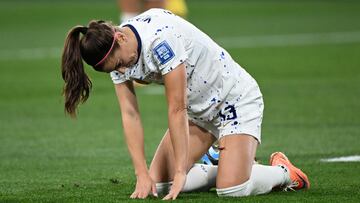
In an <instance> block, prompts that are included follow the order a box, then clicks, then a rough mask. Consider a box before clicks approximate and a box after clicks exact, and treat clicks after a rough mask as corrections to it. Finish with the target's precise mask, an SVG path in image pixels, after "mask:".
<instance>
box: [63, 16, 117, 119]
mask: <svg viewBox="0 0 360 203" xmlns="http://www.w3.org/2000/svg"><path fill="white" fill-rule="evenodd" d="M80 33H81V34H82V35H83V36H82V37H81V39H80ZM113 37H114V28H113V26H112V25H111V23H107V22H105V21H90V23H89V25H88V27H85V26H75V27H73V28H72V29H71V30H70V31H69V33H68V35H67V37H66V40H65V45H64V50H63V54H62V61H61V73H62V78H63V79H64V81H65V84H64V89H63V95H64V97H65V112H66V113H68V114H70V116H72V117H76V108H77V106H78V105H79V103H84V102H85V101H86V100H87V99H88V98H89V94H90V90H91V87H92V83H91V81H90V79H89V77H88V76H87V75H86V73H85V70H84V64H83V61H82V60H84V61H85V62H86V63H87V64H88V65H91V66H92V67H93V68H94V69H95V70H96V71H102V68H103V67H102V64H99V65H97V66H95V64H97V63H98V62H99V61H100V60H101V59H102V58H103V57H104V56H105V55H106V53H107V52H108V51H109V49H110V47H111V45H112V42H113ZM115 46H118V45H117V43H115ZM115 48H116V47H114V49H115Z"/></svg>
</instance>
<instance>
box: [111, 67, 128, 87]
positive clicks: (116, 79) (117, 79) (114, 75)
mask: <svg viewBox="0 0 360 203" xmlns="http://www.w3.org/2000/svg"><path fill="white" fill-rule="evenodd" d="M110 77H111V80H112V81H113V83H114V84H120V83H123V82H125V81H127V79H126V77H125V74H122V73H120V72H119V71H116V70H114V71H111V72H110Z"/></svg>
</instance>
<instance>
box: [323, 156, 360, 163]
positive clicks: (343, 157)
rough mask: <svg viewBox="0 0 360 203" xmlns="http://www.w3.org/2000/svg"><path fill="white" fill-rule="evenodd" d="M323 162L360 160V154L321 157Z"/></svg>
mask: <svg viewBox="0 0 360 203" xmlns="http://www.w3.org/2000/svg"><path fill="white" fill-rule="evenodd" d="M320 161H321V162H359V161H360V155H353V156H342V157H334V158H328V159H320Z"/></svg>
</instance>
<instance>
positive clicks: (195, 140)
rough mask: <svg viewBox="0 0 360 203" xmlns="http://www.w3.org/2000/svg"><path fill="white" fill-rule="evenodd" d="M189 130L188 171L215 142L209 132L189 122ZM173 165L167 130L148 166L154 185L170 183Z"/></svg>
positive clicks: (172, 153)
mask: <svg viewBox="0 0 360 203" xmlns="http://www.w3.org/2000/svg"><path fill="white" fill-rule="evenodd" d="M189 130H190V138H189V144H190V146H189V149H190V151H189V160H188V163H187V169H188V170H189V169H190V168H191V167H192V166H193V164H194V163H195V162H196V161H197V160H199V159H200V158H201V156H203V155H204V154H205V153H206V151H207V150H208V149H209V147H210V146H211V145H212V143H213V142H214V141H215V137H214V136H212V135H211V134H210V133H209V132H207V131H206V130H204V129H202V128H200V127H198V126H197V125H195V124H193V123H191V122H189ZM174 163H175V160H174V151H173V147H172V143H171V139H170V133H169V131H168V130H167V131H166V133H165V135H164V137H163V139H162V140H161V142H160V144H159V146H158V148H157V150H156V152H155V155H154V158H153V160H152V162H151V165H150V169H149V173H150V176H151V177H152V179H153V181H155V182H156V183H159V182H168V181H171V180H172V178H173V176H174V168H175V166H174Z"/></svg>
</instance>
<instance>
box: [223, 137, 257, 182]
mask: <svg viewBox="0 0 360 203" xmlns="http://www.w3.org/2000/svg"><path fill="white" fill-rule="evenodd" d="M219 145H220V147H223V148H224V149H223V150H221V151H220V158H219V169H218V177H217V179H216V187H217V188H226V187H231V186H234V185H239V184H241V183H244V182H245V181H247V180H249V178H250V175H251V169H252V165H253V162H254V158H255V154H256V148H257V145H258V142H257V141H256V139H255V138H254V137H252V136H248V135H229V136H225V137H223V138H221V139H220V143H219Z"/></svg>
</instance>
